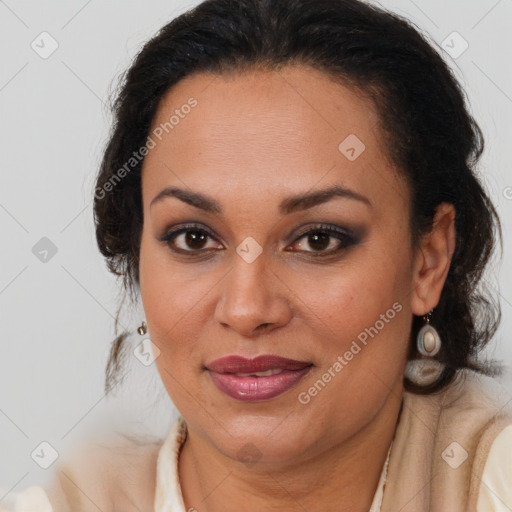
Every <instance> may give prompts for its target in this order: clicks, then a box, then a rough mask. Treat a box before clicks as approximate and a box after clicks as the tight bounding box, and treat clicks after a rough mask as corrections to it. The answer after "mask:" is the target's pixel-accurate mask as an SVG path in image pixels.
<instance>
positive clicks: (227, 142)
mask: <svg viewBox="0 0 512 512" xmlns="http://www.w3.org/2000/svg"><path fill="white" fill-rule="evenodd" d="M191 105H193V106H191ZM154 134H158V136H155V135H154ZM150 136H152V138H153V140H154V141H155V146H154V147H153V149H151V150H150V152H149V153H148V155H147V157H146V159H145V162H144V168H143V188H144V189H145V190H146V191H147V192H149V193H151V194H156V193H157V192H158V189H159V188H162V187H165V186H169V185H172V184H176V185H178V184H179V185H180V186H182V185H185V186H190V187H193V188H195V189H199V188H200V189H201V190H202V191H212V190H215V191H217V192H218V193H219V195H222V194H226V192H227V187H226V185H227V184H229V187H228V188H229V191H230V192H233V191H239V192H241V191H242V189H243V190H244V191H245V192H246V193H247V191H248V190H253V191H254V192H255V193H259V194H261V193H265V191H266V193H268V191H269V190H272V191H283V192H284V191H290V192H297V191H303V190H304V189H309V188H313V187H315V185H316V184H319V185H323V186H326V185H329V184H334V183H341V184H343V185H344V186H348V187H353V188H363V189H367V193H368V194H369V195H371V193H372V191H371V189H372V188H373V189H375V192H378V190H377V189H378V187H379V182H381V181H382V179H383V176H384V179H385V180H387V181H388V182H389V180H391V179H396V178H394V177H393V176H392V174H394V173H393V171H392V164H391V163H390V162H388V158H387V153H386V151H385V143H384V141H383V140H382V135H381V131H380V128H379V118H378V115H377V113H376V111H375V108H374V105H373V104H372V102H371V101H370V100H368V99H367V98H365V97H363V95H362V94H360V93H358V91H357V90H354V89H352V88H349V87H347V86H344V85H341V84H339V83H335V82H333V81H332V80H331V79H329V77H328V76H327V75H326V74H324V73H322V72H321V71H318V70H315V69H313V68H311V67H308V66H300V67H299V66H290V67H288V68H283V69H281V70H279V71H263V70H251V71H244V72H232V73H229V74H222V75H219V74H210V73H198V74H196V75H192V76H189V77H187V78H185V79H183V80H181V81H180V82H179V83H178V84H177V85H176V86H174V87H173V88H172V89H171V90H170V91H169V92H168V93H167V94H166V95H165V96H164V98H163V99H162V102H161V104H160V106H159V109H158V112H157V115H156V116H155V119H154V122H153V125H152V128H151V133H150ZM386 173H390V174H391V176H385V175H386ZM381 193H382V190H381Z"/></svg>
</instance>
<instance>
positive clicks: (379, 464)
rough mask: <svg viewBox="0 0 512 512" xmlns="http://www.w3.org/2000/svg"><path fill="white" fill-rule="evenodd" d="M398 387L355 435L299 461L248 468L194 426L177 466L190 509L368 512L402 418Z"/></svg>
mask: <svg viewBox="0 0 512 512" xmlns="http://www.w3.org/2000/svg"><path fill="white" fill-rule="evenodd" d="M395 387H396V389H393V390H391V392H390V393H389V395H388V398H387V400H386V402H385V404H384V405H383V407H382V408H381V410H380V411H379V413H378V414H377V415H376V416H375V417H374V418H373V420H372V421H371V422H370V423H369V424H367V425H365V426H364V427H363V428H362V429H361V430H359V431H358V432H357V433H356V434H355V435H354V436H352V437H351V438H350V439H344V440H341V441H339V442H338V443H335V444H333V445H332V446H331V447H330V448H329V450H326V451H324V452H321V453H316V454H315V455H314V456H309V457H308V458H303V459H301V460H300V462H297V461H294V462H293V463H290V462H287V463H283V464H279V465H275V464H273V465H265V464H255V465H254V466H246V465H244V464H242V463H240V462H239V461H233V460H231V459H227V458H226V457H224V456H223V455H222V454H220V453H219V452H217V451H216V450H215V448H213V447H212V446H211V445H210V444H208V443H206V442H205V441H204V440H203V439H202V438H201V437H200V436H199V435H198V434H196V433H195V432H194V431H190V430H189V432H188V435H187V439H186V441H185V443H184V445H183V447H182V450H181V454H180V458H179V468H178V472H179V480H180V484H181V490H182V494H183V498H184V502H185V510H187V511H191V512H194V511H197V512H235V511H238V510H244V511H246V512H260V511H261V510H270V511H272V510H276V511H277V510H279V511H282V510H283V507H284V508H285V509H286V510H308V511H311V512H313V511H316V510H318V511H319V510H321V511H322V512H331V511H332V512H334V511H337V512H338V511H340V510H350V511H352V512H368V511H369V509H370V506H371V504H372V501H373V497H374V494H375V491H376V490H377V486H378V483H379V479H380V476H381V472H382V468H383V466H384V463H385V461H386V457H387V454H388V449H389V446H390V444H391V442H392V440H393V436H394V433H395V429H396V425H397V422H398V417H399V412H400V406H401V396H402V384H401V382H400V383H398V384H397V386H395ZM397 397H400V398H397Z"/></svg>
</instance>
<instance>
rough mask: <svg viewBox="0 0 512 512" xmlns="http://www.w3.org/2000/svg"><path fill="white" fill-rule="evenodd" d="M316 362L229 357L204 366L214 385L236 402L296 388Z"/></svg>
mask: <svg viewBox="0 0 512 512" xmlns="http://www.w3.org/2000/svg"><path fill="white" fill-rule="evenodd" d="M312 367H313V363H311V362H307V361H297V360H294V359H287V358H283V357H278V356H273V355H263V356H259V357H257V358H255V359H245V358H243V357H240V356H227V357H223V358H221V359H217V360H215V361H213V362H212V363H209V364H207V365H206V366H205V369H206V370H207V371H208V373H209V374H210V376H211V378H212V381H213V383H214V384H215V386H216V387H217V388H218V389H219V390H220V391H222V392H223V393H225V394H226V395H228V396H230V397H231V398H234V399H236V400H242V401H248V402H254V401H261V400H268V399H270V398H273V397H275V396H278V395H281V394H282V393H284V392H286V391H288V390H289V389H291V388H292V387H294V386H295V385H296V384H297V383H298V382H299V381H300V380H301V379H302V378H303V377H304V376H305V375H306V374H307V373H308V372H309V371H310V370H311V368H312Z"/></svg>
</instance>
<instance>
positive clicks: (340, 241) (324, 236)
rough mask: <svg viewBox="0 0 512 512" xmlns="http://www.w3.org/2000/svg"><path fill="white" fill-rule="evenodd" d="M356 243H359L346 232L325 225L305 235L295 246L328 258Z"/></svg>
mask: <svg viewBox="0 0 512 512" xmlns="http://www.w3.org/2000/svg"><path fill="white" fill-rule="evenodd" d="M302 240H304V241H302ZM355 243H357V240H355V238H354V236H353V235H351V234H349V233H347V232H346V231H345V230H340V229H339V228H336V227H332V226H324V225H323V226H320V227H317V228H316V229H312V230H309V231H307V232H305V233H303V234H302V235H301V236H300V237H299V238H298V239H297V240H296V241H295V242H294V244H293V246H295V247H297V246H299V249H300V250H303V251H304V252H308V253H311V254H312V255H315V256H316V255H318V256H323V255H325V256H327V255H331V254H334V253H337V252H339V251H342V250H343V249H346V248H348V247H349V246H351V245H354V244H355ZM307 247H309V248H310V250H308V249H307ZM315 253H318V254H315Z"/></svg>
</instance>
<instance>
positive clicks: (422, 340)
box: [416, 310, 441, 357]
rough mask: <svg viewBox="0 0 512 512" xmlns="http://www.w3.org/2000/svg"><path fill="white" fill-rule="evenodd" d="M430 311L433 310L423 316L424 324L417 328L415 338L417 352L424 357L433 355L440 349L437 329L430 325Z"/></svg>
mask: <svg viewBox="0 0 512 512" xmlns="http://www.w3.org/2000/svg"><path fill="white" fill-rule="evenodd" d="M432 312H433V310H432V311H431V312H430V313H428V314H427V315H425V316H424V317H423V319H424V320H425V322H426V324H425V325H424V326H423V327H422V328H421V329H420V330H419V332H418V336H417V338H416V345H417V347H418V351H419V353H420V354H421V355H423V356H426V357H434V356H435V355H436V354H437V353H438V352H439V351H440V350H441V337H440V336H439V333H438V332H437V330H436V329H435V328H434V327H432V326H431V325H430V319H431V318H432Z"/></svg>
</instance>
